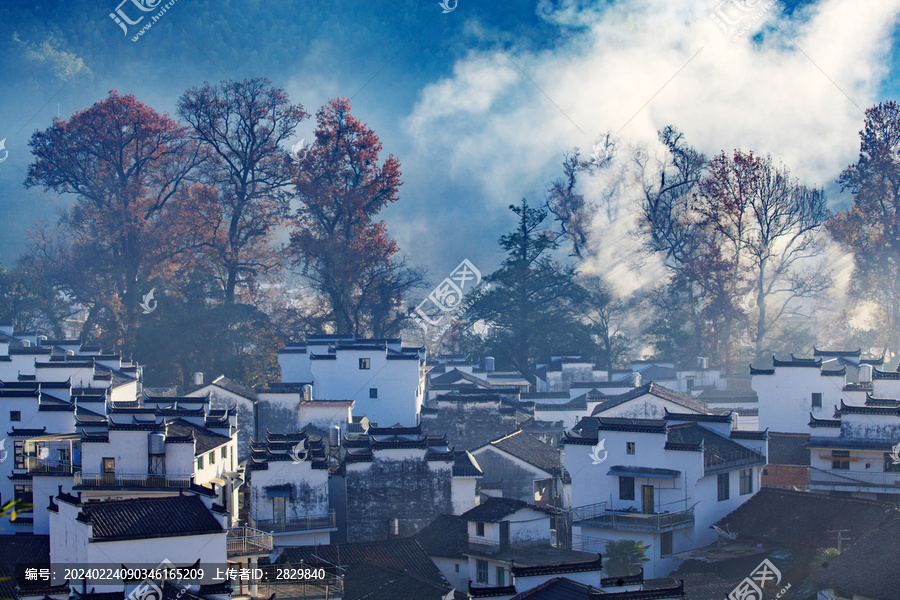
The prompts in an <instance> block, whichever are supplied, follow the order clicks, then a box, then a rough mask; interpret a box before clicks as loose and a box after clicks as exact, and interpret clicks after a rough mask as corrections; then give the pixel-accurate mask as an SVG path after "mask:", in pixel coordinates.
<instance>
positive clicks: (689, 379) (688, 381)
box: [687, 377, 694, 391]
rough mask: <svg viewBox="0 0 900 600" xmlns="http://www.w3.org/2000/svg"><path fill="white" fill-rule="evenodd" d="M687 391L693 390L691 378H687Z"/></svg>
mask: <svg viewBox="0 0 900 600" xmlns="http://www.w3.org/2000/svg"><path fill="white" fill-rule="evenodd" d="M687 389H688V391H691V390H692V389H694V378H693V377H688V378H687Z"/></svg>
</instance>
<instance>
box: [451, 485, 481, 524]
mask: <svg viewBox="0 0 900 600" xmlns="http://www.w3.org/2000/svg"><path fill="white" fill-rule="evenodd" d="M477 482H478V480H477V479H476V478H474V477H454V478H453V481H452V482H451V484H450V493H451V499H452V503H453V514H454V515H461V514H463V513H464V512H466V511H467V510H469V509H471V508H475V507H476V506H478V495H477V494H476V493H475V488H476V485H477Z"/></svg>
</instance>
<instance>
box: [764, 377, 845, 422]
mask: <svg viewBox="0 0 900 600" xmlns="http://www.w3.org/2000/svg"><path fill="white" fill-rule="evenodd" d="M843 386H844V381H843V378H840V377H823V376H822V374H821V371H819V369H817V368H813V367H777V368H776V369H775V374H774V375H753V376H751V387H752V388H753V390H754V391H755V392H756V393H757V395H758V396H759V403H758V406H759V428H760V429H766V428H768V429H769V431H777V432H782V433H806V432H807V428H808V424H809V415H810V413H812V414H813V416H815V417H816V418H818V419H830V418H832V415H833V413H834V406H835V405H840V402H841V398H842V397H843V395H844V392H843ZM813 392H816V393H821V394H822V407H821V408H813V407H812V394H813Z"/></svg>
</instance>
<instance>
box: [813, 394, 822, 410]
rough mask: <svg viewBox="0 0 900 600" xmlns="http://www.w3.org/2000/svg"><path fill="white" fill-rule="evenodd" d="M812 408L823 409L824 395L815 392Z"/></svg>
mask: <svg viewBox="0 0 900 600" xmlns="http://www.w3.org/2000/svg"><path fill="white" fill-rule="evenodd" d="M812 407H813V408H822V394H821V393H819V392H813V395H812Z"/></svg>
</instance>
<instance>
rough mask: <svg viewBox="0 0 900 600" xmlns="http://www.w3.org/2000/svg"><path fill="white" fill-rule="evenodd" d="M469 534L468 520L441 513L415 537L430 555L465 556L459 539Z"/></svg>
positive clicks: (460, 557) (445, 556)
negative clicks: (461, 550)
mask: <svg viewBox="0 0 900 600" xmlns="http://www.w3.org/2000/svg"><path fill="white" fill-rule="evenodd" d="M464 536H468V522H467V521H466V520H465V519H463V518H462V517H458V516H456V515H441V516H439V517H438V518H437V519H435V520H434V521H432V522H431V523H429V524H428V525H427V526H426V527H425V528H424V529H422V531H420V532H419V533H417V534H416V535H415V536H414V537H415V539H416V541H418V542H419V544H420V545H421V546H422V548H423V549H424V550H425V553H426V554H428V556H438V557H440V558H459V559H463V558H465V555H464V554H463V553H462V552H460V548H459V540H460V538H461V537H464Z"/></svg>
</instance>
